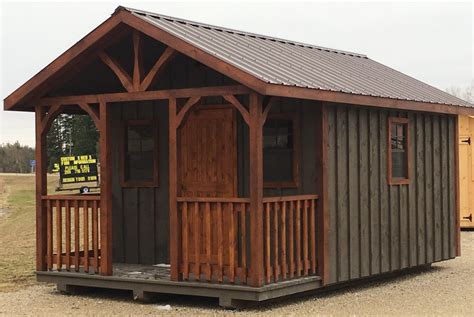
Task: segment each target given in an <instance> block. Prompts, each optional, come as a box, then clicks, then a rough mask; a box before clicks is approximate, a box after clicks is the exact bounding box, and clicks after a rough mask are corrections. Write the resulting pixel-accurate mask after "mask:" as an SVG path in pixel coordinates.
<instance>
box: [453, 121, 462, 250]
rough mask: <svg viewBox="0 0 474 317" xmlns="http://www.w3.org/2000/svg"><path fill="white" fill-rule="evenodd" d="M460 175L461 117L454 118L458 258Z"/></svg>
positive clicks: (457, 247) (455, 216)
mask: <svg viewBox="0 0 474 317" xmlns="http://www.w3.org/2000/svg"><path fill="white" fill-rule="evenodd" d="M459 180H460V175H459V116H455V118H454V181H455V184H456V185H455V190H456V193H455V196H454V197H455V200H456V207H455V208H454V212H455V213H456V214H455V215H454V219H455V220H456V228H455V230H456V236H455V244H456V256H461V198H460V197H459V195H460V193H461V188H460V184H459Z"/></svg>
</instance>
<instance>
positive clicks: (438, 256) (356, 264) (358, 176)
mask: <svg viewBox="0 0 474 317" xmlns="http://www.w3.org/2000/svg"><path fill="white" fill-rule="evenodd" d="M327 106H328V128H329V134H328V137H329V140H328V143H329V149H328V157H329V162H328V163H329V171H328V183H329V215H330V221H329V222H330V227H329V270H330V278H329V282H330V283H336V282H343V281H347V280H351V279H357V278H360V277H366V276H371V275H375V274H379V273H385V272H391V271H396V270H400V269H404V268H408V267H414V266H418V265H423V264H427V263H432V262H436V261H441V260H446V259H450V258H454V257H455V251H456V249H455V247H456V241H455V176H454V171H455V168H454V149H455V147H454V135H455V131H454V129H455V118H454V117H453V116H445V115H434V114H428V113H415V112H408V113H406V112H403V113H399V112H394V111H390V110H385V109H377V108H370V109H368V108H364V107H355V106H346V105H336V104H328V105H327ZM389 116H402V117H408V118H409V120H410V126H409V129H410V136H411V139H410V144H409V146H410V150H411V151H410V158H409V160H410V161H411V166H410V168H411V175H412V178H411V182H410V184H409V185H392V186H390V185H388V183H387V153H388V152H387V151H388V148H387V133H388V131H387V122H388V117H389Z"/></svg>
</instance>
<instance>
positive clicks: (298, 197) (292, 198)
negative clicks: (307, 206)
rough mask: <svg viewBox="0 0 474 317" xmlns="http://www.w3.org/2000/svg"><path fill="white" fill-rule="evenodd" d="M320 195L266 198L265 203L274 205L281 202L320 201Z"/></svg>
mask: <svg viewBox="0 0 474 317" xmlns="http://www.w3.org/2000/svg"><path fill="white" fill-rule="evenodd" d="M318 198H319V196H318V195H293V196H277V197H264V198H263V202H264V203H273V202H280V201H296V200H311V199H318Z"/></svg>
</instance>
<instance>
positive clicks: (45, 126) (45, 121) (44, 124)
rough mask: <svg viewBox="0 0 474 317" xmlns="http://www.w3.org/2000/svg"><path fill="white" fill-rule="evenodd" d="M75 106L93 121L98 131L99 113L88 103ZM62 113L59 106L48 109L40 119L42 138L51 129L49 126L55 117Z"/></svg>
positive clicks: (55, 105)
mask: <svg viewBox="0 0 474 317" xmlns="http://www.w3.org/2000/svg"><path fill="white" fill-rule="evenodd" d="M77 105H78V106H79V108H81V109H82V110H84V111H85V112H86V113H87V114H88V115H89V116H90V117H91V119H92V121H94V124H95V126H96V128H97V129H99V127H100V126H99V124H100V115H99V111H98V110H97V109H96V108H94V107H92V106H91V105H90V104H88V103H78V104H77ZM62 111H63V108H62V107H61V105H60V104H54V105H52V106H51V107H49V109H48V112H47V114H46V115H44V117H43V118H42V119H41V135H42V136H43V135H45V134H46V133H48V130H49V128H50V127H51V124H53V121H54V119H56V117H57V116H58V115H60V114H61V112H62Z"/></svg>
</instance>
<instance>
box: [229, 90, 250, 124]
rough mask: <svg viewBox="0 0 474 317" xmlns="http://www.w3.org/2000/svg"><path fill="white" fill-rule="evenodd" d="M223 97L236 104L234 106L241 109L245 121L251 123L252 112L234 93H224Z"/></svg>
mask: <svg viewBox="0 0 474 317" xmlns="http://www.w3.org/2000/svg"><path fill="white" fill-rule="evenodd" d="M222 97H224V99H225V100H227V101H228V102H229V103H231V104H232V105H234V107H236V108H237V110H239V112H240V114H241V115H242V118H243V119H244V121H245V123H247V125H250V114H249V111H248V110H247V109H246V108H245V107H244V105H242V104H241V103H240V101H239V100H238V99H237V98H236V97H235V96H234V95H224V96H222Z"/></svg>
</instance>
